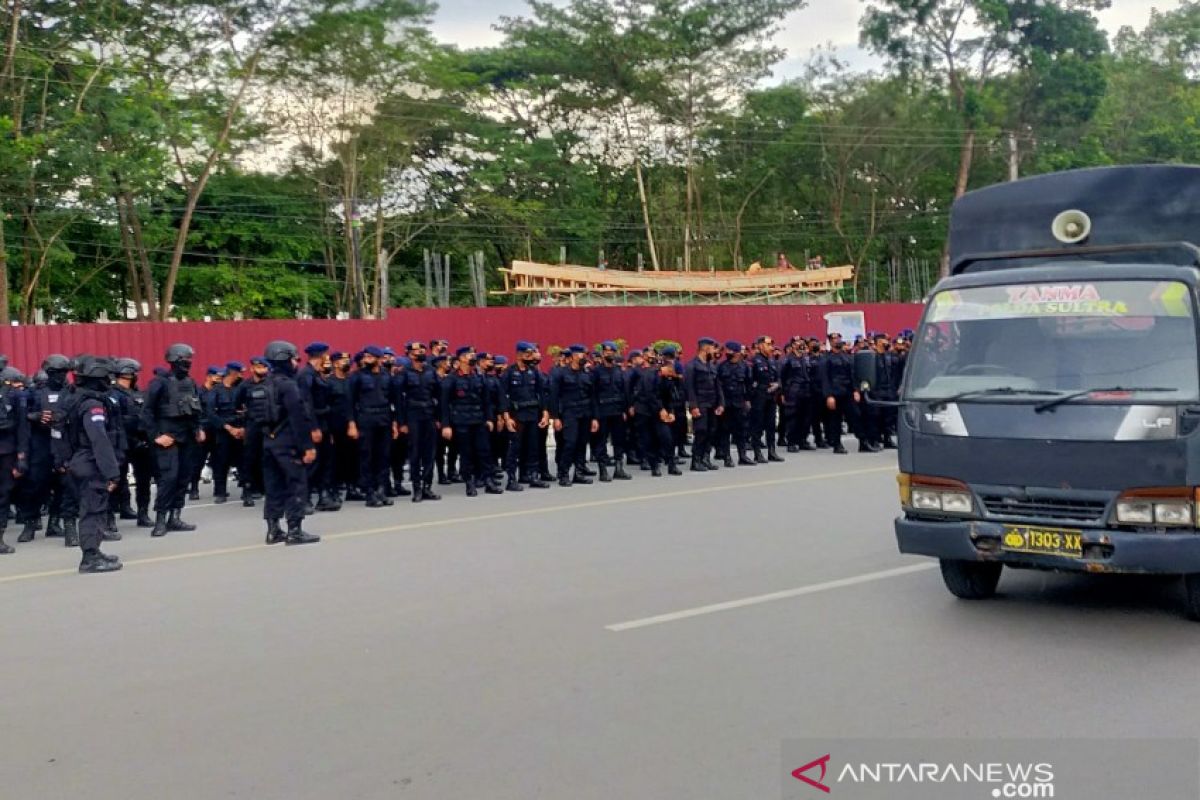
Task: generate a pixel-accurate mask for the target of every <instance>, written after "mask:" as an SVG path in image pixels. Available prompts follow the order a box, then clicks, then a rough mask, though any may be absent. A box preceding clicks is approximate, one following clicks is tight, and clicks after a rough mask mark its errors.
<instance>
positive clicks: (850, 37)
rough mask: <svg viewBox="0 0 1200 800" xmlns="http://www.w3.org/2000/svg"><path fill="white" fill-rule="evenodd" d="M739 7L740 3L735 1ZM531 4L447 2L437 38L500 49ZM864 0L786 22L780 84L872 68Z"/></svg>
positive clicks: (810, 10) (820, 7)
mask: <svg viewBox="0 0 1200 800" xmlns="http://www.w3.org/2000/svg"><path fill="white" fill-rule="evenodd" d="M730 1H731V2H737V0H730ZM1112 5H1113V7H1112V8H1110V9H1109V10H1108V11H1105V12H1103V13H1102V14H1101V15H1100V16H1101V22H1102V23H1103V25H1104V27H1105V28H1107V29H1108V30H1109V31H1110V32H1111V33H1116V31H1117V30H1118V29H1119V28H1120V27H1121V26H1122V25H1132V26H1134V27H1136V28H1140V27H1142V26H1144V25H1145V24H1146V21H1147V20H1148V19H1149V17H1150V9H1152V8H1154V7H1159V8H1162V9H1164V10H1167V9H1170V8H1172V7H1174V5H1175V4H1174V2H1173V0H1113V4H1112ZM526 8H527V6H526V4H525V0H487V2H482V1H481V0H441V7H440V9H439V10H438V13H437V17H436V19H435V20H434V25H433V32H434V34H435V35H436V36H437V37H438V38H439V39H440V40H441V41H443V42H446V43H448V44H456V45H458V46H459V47H462V48H468V47H480V46H486V45H494V44H497V43H498V42H499V41H500V36H499V34H497V33H496V32H495V31H494V30H493V29H492V24H493V23H494V22H495V21H496V20H497V19H498V18H499V17H501V16H522V15H523V14H525V10H526ZM863 8H864V3H863V2H861V1H860V0H809V3H808V6H807V7H806V8H804V9H802V10H800V11H797V12H796V13H794V14H792V15H791V16H789V17H788V18H787V19H785V20H784V24H783V28H782V30H781V31H780V33H779V35H778V36H777V37H776V44H778V45H779V46H780V47H783V48H785V49H786V50H787V52H788V54H787V59H786V60H785V61H784V62H783V63H781V64H779V65H778V66H777V67H776V69H775V74H776V76H777V77H778V78H788V77H794V76H796V75H798V74H800V72H801V71H802V70H803V67H804V64H805V63H806V62H807V61H808V56H809V53H810V52H811V51H812V49H813V48H814V47H819V46H823V45H826V44H832V45H833V46H834V47H835V48H837V52H838V54H839V56H841V57H842V58H843V59H845V60H847V61H848V62H849V63H851V64H852V65H853V66H856V67H867V66H870V65H871V64H872V63H873V62H872V59H871V58H870V57H869V56H867V55H866V54H865V53H863V52H861V51H860V50H859V49H858V18H859V16H860V15H861V14H862V10H863Z"/></svg>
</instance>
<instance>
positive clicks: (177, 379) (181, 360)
mask: <svg viewBox="0 0 1200 800" xmlns="http://www.w3.org/2000/svg"><path fill="white" fill-rule="evenodd" d="M193 355H194V351H193V350H192V348H191V347H190V346H189V345H186V344H173V345H171V346H170V347H169V348H167V355H166V361H167V364H168V366H169V367H170V371H169V372H168V373H167V374H166V375H164V376H161V377H155V378H154V380H152V381H151V382H150V386H149V387H148V388H147V390H146V414H147V417H148V421H149V427H150V435H151V437H152V439H151V441H152V442H153V443H154V447H155V451H154V463H155V475H156V476H157V478H158V494H157V495H156V496H155V498H154V512H155V517H154V530H152V531H151V532H150V535H151V536H166V535H167V532H168V531H194V530H196V526H195V525H190V524H188V523H186V522H184V521H183V519H182V516H181V515H182V512H183V506H184V501H185V500H186V498H187V491H188V480H189V478H190V477H191V474H190V467H191V466H192V465H193V464H194V463H195V461H194V459H196V458H198V457H199V456H198V455H197V453H198V452H199V449H200V446H201V445H202V444H204V438H205V437H204V430H203V429H202V428H201V427H200V423H201V414H202V410H201V405H200V396H199V394H198V393H197V391H196V383H195V381H193V380H192V379H191V377H190V376H189V374H188V373H189V372H190V371H191V369H192V356H193Z"/></svg>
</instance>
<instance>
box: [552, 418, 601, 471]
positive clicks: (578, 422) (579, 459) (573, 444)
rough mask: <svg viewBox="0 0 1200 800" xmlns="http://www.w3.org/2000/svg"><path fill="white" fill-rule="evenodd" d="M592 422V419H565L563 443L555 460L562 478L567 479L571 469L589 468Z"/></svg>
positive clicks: (563, 423) (560, 444) (563, 422)
mask: <svg viewBox="0 0 1200 800" xmlns="http://www.w3.org/2000/svg"><path fill="white" fill-rule="evenodd" d="M591 422H592V419H591V417H577V416H571V417H564V418H563V421H562V431H561V433H562V441H561V442H560V443H559V445H558V452H557V453H556V458H555V462H556V465H557V467H558V476H559V477H560V478H562V477H565V476H566V475H567V474H568V473H569V472H570V471H571V467H586V466H587V444H588V435H589V433H590V430H589V428H591Z"/></svg>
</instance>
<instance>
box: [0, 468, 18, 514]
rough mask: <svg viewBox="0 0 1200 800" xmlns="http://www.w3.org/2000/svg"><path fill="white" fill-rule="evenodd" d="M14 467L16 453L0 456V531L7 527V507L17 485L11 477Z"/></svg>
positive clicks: (15, 480)
mask: <svg viewBox="0 0 1200 800" xmlns="http://www.w3.org/2000/svg"><path fill="white" fill-rule="evenodd" d="M16 465H17V454H16V453H3V454H0V531H3V530H4V529H5V528H6V527H7V526H8V507H9V505H11V504H12V499H13V490H14V489H15V488H16V485H17V479H16V478H14V477H13V467H15V466H16Z"/></svg>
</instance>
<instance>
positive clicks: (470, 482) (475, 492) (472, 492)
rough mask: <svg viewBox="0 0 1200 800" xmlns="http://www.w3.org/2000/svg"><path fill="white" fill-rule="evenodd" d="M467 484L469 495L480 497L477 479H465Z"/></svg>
mask: <svg viewBox="0 0 1200 800" xmlns="http://www.w3.org/2000/svg"><path fill="white" fill-rule="evenodd" d="M463 483H465V484H466V485H467V497H478V496H479V490H478V489H476V488H475V481H474V480H472V479H471V478H467V479H465V480H464V481H463Z"/></svg>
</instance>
